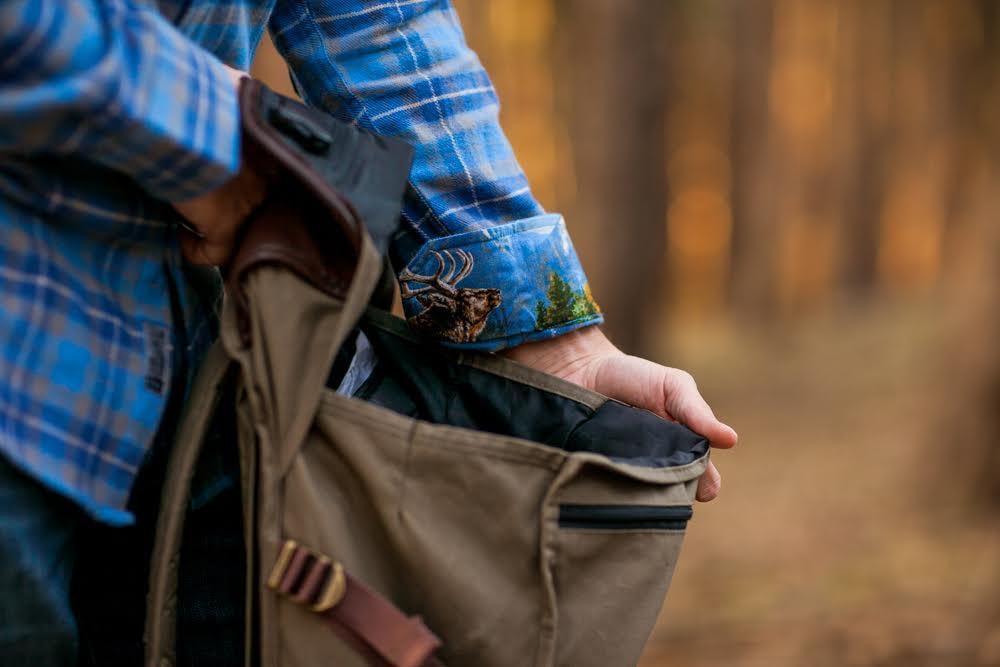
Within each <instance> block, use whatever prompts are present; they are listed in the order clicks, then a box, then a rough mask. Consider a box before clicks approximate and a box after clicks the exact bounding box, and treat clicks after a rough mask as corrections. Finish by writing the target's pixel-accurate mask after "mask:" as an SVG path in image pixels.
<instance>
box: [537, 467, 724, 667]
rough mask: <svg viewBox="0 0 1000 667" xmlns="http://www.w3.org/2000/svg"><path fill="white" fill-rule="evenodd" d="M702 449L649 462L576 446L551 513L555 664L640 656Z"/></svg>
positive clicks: (627, 660)
mask: <svg viewBox="0 0 1000 667" xmlns="http://www.w3.org/2000/svg"><path fill="white" fill-rule="evenodd" d="M704 466H705V460H704V457H702V458H701V459H698V460H696V461H694V462H692V463H689V464H686V465H684V466H679V467H673V468H659V469H655V468H654V469H650V468H641V467H634V466H631V465H629V464H627V463H621V462H612V461H609V460H607V459H603V460H601V459H598V458H597V457H593V456H592V455H589V454H576V455H573V457H572V459H571V461H569V462H567V465H566V467H565V468H564V470H563V471H562V473H561V474H560V476H559V478H558V479H557V480H556V481H555V482H554V484H553V489H552V490H551V491H550V494H549V500H548V503H547V506H546V509H545V511H544V512H543V514H544V519H543V522H544V523H543V530H542V532H543V535H544V537H543V540H544V544H545V549H544V552H543V553H544V555H545V559H546V565H547V567H548V573H549V577H550V582H551V586H552V596H553V600H552V605H553V609H554V613H553V616H554V625H555V642H554V646H553V655H552V660H551V664H554V665H573V666H574V667H589V666H591V665H593V666H594V667H597V666H607V665H634V664H636V663H637V662H638V660H639V657H640V655H641V654H642V650H643V647H644V646H645V644H646V641H647V639H648V638H649V634H650V632H651V631H652V629H653V626H654V624H655V622H656V618H657V616H658V614H659V610H660V607H661V605H662V604H663V600H664V598H665V596H666V593H667V589H668V587H669V584H670V578H671V576H672V574H673V570H674V568H675V566H676V564H677V559H678V556H679V555H680V550H681V545H682V542H683V539H684V530H685V528H686V527H687V522H688V521H689V520H690V519H691V516H692V508H691V502H692V500H693V496H694V492H695V486H696V484H697V477H698V476H699V475H700V474H701V472H702V471H703V470H704Z"/></svg>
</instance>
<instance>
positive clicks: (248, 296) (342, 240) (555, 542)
mask: <svg viewBox="0 0 1000 667" xmlns="http://www.w3.org/2000/svg"><path fill="white" fill-rule="evenodd" d="M243 92H244V93H246V92H247V91H246V90H244V91H243ZM243 103H244V105H245V106H246V107H247V108H249V107H250V102H248V101H247V100H243ZM303 109H304V107H303ZM297 113H301V114H304V115H303V116H302V118H308V114H309V113H311V112H309V111H308V110H304V111H302V110H298V111H297ZM244 114H245V115H247V111H246V109H245V110H244ZM261 117H264V118H265V119H266V114H265V115H264V116H261V114H257V118H258V120H259V119H260V118H261ZM249 122H250V123H251V124H252V123H253V122H254V121H253V120H251V121H249ZM303 122H304V121H303ZM300 129H301V128H300ZM246 131H248V132H254V131H262V132H269V133H270V132H273V131H274V128H273V127H267V128H263V129H260V128H258V129H257V130H253V129H251V130H246ZM279 131H280V129H279ZM289 159H291V158H288V157H281V158H280V160H289ZM299 166H301V165H299ZM312 177H313V181H311V185H310V186H309V187H305V188H304V189H302V190H300V191H299V196H296V197H292V198H287V197H284V198H278V199H276V200H275V201H273V202H271V203H269V204H267V205H265V206H264V207H263V208H262V209H261V210H260V211H259V212H258V213H257V214H256V216H255V217H254V219H253V220H252V221H251V222H250V223H249V224H248V231H247V233H246V235H245V237H244V238H243V239H242V241H241V243H240V246H239V249H238V251H237V254H236V258H235V260H234V261H233V262H232V263H231V265H230V266H229V267H228V270H227V298H226V303H225V307H224V311H223V314H222V322H221V332H220V341H219V342H218V343H217V344H216V345H215V346H214V347H213V348H212V350H211V351H210V353H209V355H208V357H207V359H206V361H205V362H204V363H203V365H202V367H201V369H200V372H199V375H198V377H197V380H196V382H195V385H194V389H193V390H192V394H191V399H190V401H189V402H188V405H187V409H186V414H185V416H184V418H183V422H182V425H181V427H180V431H179V436H178V440H177V443H176V446H175V448H174V451H173V452H172V459H171V462H170V466H169V471H168V479H167V482H166V484H165V487H164V496H163V504H162V509H161V515H160V522H159V526H158V534H157V543H156V549H155V553H154V560H153V564H152V574H151V589H150V595H149V609H148V614H147V656H148V660H147V664H148V665H149V667H170V666H171V665H174V664H175V657H176V650H175V649H176V646H175V641H176V613H177V604H178V600H177V590H178V589H177V573H178V568H179V558H180V557H179V554H180V553H181V546H182V545H181V539H182V535H183V529H184V518H185V508H186V507H187V501H188V498H189V493H190V484H191V478H192V475H193V474H194V470H195V467H196V464H197V461H198V458H199V454H200V451H201V448H202V446H203V443H204V442H205V440H206V435H207V431H208V430H209V426H210V424H213V423H218V419H219V418H220V416H221V417H223V418H225V419H228V420H231V422H232V423H233V428H232V431H233V433H234V434H235V436H234V439H235V440H236V442H232V443H228V444H229V446H231V447H234V448H237V449H238V452H239V458H240V465H241V471H242V497H243V500H244V503H243V505H244V506H243V524H244V534H245V539H246V572H247V580H246V591H245V595H246V609H247V618H246V645H247V651H246V655H247V664H248V665H249V664H251V661H253V664H259V665H261V666H262V667H313V666H319V665H336V666H337V667H362V666H368V665H390V666H396V667H418V666H420V665H450V666H452V667H458V666H475V667H494V666H495V667H499V666H514V665H516V666H519V667H520V666H524V665H534V666H537V667H546V666H550V665H563V666H567V667H569V666H572V667H590V666H594V667H598V666H600V667H609V666H616V665H634V664H635V663H636V661H637V660H638V658H639V656H640V654H641V652H642V649H643V646H644V644H645V642H646V640H647V638H648V636H649V633H650V632H651V630H652V627H653V625H654V622H655V620H656V617H657V614H658V611H659V609H660V606H661V604H662V602H663V599H664V596H665V595H666V591H667V587H668V584H669V581H670V577H671V574H672V572H673V569H674V566H675V564H676V562H677V558H678V555H679V552H680V548H681V542H682V539H683V536H684V531H685V527H686V525H687V522H688V519H689V518H690V517H691V505H692V501H693V498H694V493H695V486H696V483H697V479H698V477H699V476H700V475H701V474H702V472H704V470H705V467H706V465H707V457H708V444H707V442H706V441H705V440H704V439H703V438H701V437H700V436H698V435H696V434H694V433H693V432H691V431H689V430H688V429H686V428H685V427H683V426H681V425H679V424H675V423H671V422H668V421H665V420H662V419H660V418H658V417H656V416H655V415H653V414H652V413H649V412H646V411H644V410H639V409H635V408H632V407H629V406H626V405H623V404H621V403H618V402H616V401H613V400H609V399H607V398H605V397H604V396H601V395H599V394H596V393H594V392H591V391H588V390H586V389H583V388H581V387H578V386H576V385H573V384H570V383H568V382H565V381H563V380H560V379H558V378H555V377H552V376H550V375H546V374H544V373H541V372H538V371H535V370H532V369H530V368H527V367H525V366H522V365H519V364H516V363H514V362H511V361H508V360H505V359H502V358H500V357H497V356H494V355H490V354H485V353H473V352H465V351H458V350H452V349H447V348H444V347H442V346H440V345H438V344H436V343H434V342H428V341H425V340H421V339H420V338H419V337H417V336H415V335H414V334H413V333H412V332H411V331H410V330H409V329H408V328H407V326H406V324H405V322H403V321H402V320H399V319H397V318H395V317H393V316H391V315H390V314H388V313H387V312H385V311H383V310H381V309H379V308H376V307H373V306H372V305H371V300H372V294H373V292H374V291H375V290H376V287H377V285H378V284H379V281H380V277H381V276H382V275H383V267H384V260H383V258H382V256H381V254H380V253H379V251H378V250H376V247H375V244H374V243H373V242H372V241H371V239H370V237H369V234H368V233H367V232H366V230H365V225H364V224H362V219H361V218H360V216H359V215H358V214H357V213H356V211H357V210H358V209H359V208H361V207H357V206H354V205H352V204H350V202H349V200H348V199H347V197H346V196H345V195H344V194H343V192H340V191H337V190H336V185H337V183H336V179H330V180H327V181H323V179H322V177H321V176H317V175H316V173H313V174H312ZM404 178H405V176H404ZM399 192H400V193H401V188H400V190H399ZM330 202H334V203H335V205H331V204H330ZM344 202H346V203H344ZM397 206H398V200H397ZM331 230H332V231H331ZM361 341H364V345H366V346H368V347H369V348H370V350H371V352H372V353H373V354H372V356H373V358H374V359H375V360H376V361H375V362H374V366H373V368H372V369H371V371H370V373H368V374H367V376H366V377H365V378H364V381H363V382H361V383H360V385H359V386H357V387H356V388H354V389H353V390H352V391H350V392H349V393H350V395H345V393H343V391H341V392H338V391H337V388H338V387H340V386H342V378H343V373H342V372H338V373H332V369H335V368H336V367H337V366H338V363H337V357H338V353H341V356H343V350H342V349H348V348H349V349H358V347H359V345H360V344H361V343H360V342H361ZM359 356H360V355H359Z"/></svg>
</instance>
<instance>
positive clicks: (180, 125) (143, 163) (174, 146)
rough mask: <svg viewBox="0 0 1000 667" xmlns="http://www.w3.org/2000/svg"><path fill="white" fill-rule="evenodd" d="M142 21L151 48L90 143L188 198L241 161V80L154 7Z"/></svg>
mask: <svg viewBox="0 0 1000 667" xmlns="http://www.w3.org/2000/svg"><path fill="white" fill-rule="evenodd" d="M142 21H143V22H144V23H145V25H144V26H143V28H145V29H146V30H147V32H145V33H144V39H143V43H144V44H145V45H147V46H148V48H147V49H145V53H144V54H143V56H142V57H141V58H140V59H139V61H138V62H137V64H136V67H137V68H139V71H138V72H137V73H136V75H135V76H134V78H133V80H132V81H133V85H131V86H126V87H123V88H124V89H123V90H121V91H120V92H119V94H118V95H117V99H116V100H115V101H114V102H113V103H112V104H111V105H110V108H109V109H108V112H107V114H106V115H105V116H104V118H103V119H102V120H103V122H102V123H101V125H103V128H101V130H102V131H98V132H97V133H96V135H97V140H96V142H95V143H96V145H92V146H90V147H89V149H90V153H91V155H93V156H95V158H96V159H97V160H98V161H100V162H102V163H104V164H106V165H108V166H110V167H112V168H114V169H116V170H118V171H122V172H125V173H127V174H129V175H130V176H131V177H132V178H133V179H134V180H135V181H136V182H138V183H139V185H140V186H141V187H143V188H144V189H145V190H146V191H147V192H149V193H150V194H152V195H153V196H154V197H157V198H158V199H163V200H166V201H171V202H176V201H184V200H186V199H191V198H193V197H196V196H198V195H201V194H204V193H206V192H210V191H212V190H214V189H215V188H217V187H219V186H220V185H222V184H223V183H225V182H226V181H227V180H229V179H230V178H232V177H233V176H235V175H236V172H237V171H238V169H239V165H240V116H239V102H238V99H237V91H236V86H234V85H233V82H232V79H231V78H230V76H229V72H228V71H227V69H226V67H225V66H224V65H223V64H222V63H221V62H220V61H219V60H218V59H217V58H216V57H215V56H213V55H212V54H210V53H208V52H207V51H205V50H204V49H202V48H201V47H199V46H197V45H195V44H193V43H192V42H191V41H189V40H188V38H187V37H185V36H184V35H182V34H181V33H180V32H178V31H177V29H176V28H174V27H173V26H172V25H170V24H169V23H167V22H166V21H165V20H164V19H163V18H162V17H160V16H158V15H155V12H143V13H142Z"/></svg>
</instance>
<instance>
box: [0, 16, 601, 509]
mask: <svg viewBox="0 0 1000 667" xmlns="http://www.w3.org/2000/svg"><path fill="white" fill-rule="evenodd" d="M0 26H3V27H2V29H0V299H2V306H3V311H4V317H3V318H0V378H3V380H2V381H0V453H2V454H3V455H5V456H6V457H7V458H8V459H9V460H10V461H11V462H12V463H13V464H14V465H16V466H18V467H19V468H21V469H23V470H26V471H27V472H29V473H30V474H32V475H34V476H35V477H37V478H38V479H39V480H41V481H42V482H43V483H45V484H46V485H48V486H49V487H50V488H52V489H55V490H57V491H59V492H61V493H63V494H65V495H66V496H68V497H70V498H72V499H74V500H76V501H77V502H79V503H80V504H82V505H83V507H84V508H85V509H87V510H88V511H89V512H90V513H91V514H92V515H94V516H96V517H98V518H99V519H101V520H104V521H106V522H109V523H113V524H124V523H128V522H130V521H131V520H132V517H131V515H130V513H129V512H128V511H127V510H126V509H125V503H126V500H127V498H128V494H129V490H130V488H131V486H132V483H133V481H134V477H135V474H136V471H137V470H138V468H139V466H140V465H141V464H142V462H143V459H144V457H145V455H146V452H147V449H148V447H149V444H150V443H151V442H152V440H153V436H154V434H155V433H156V431H157V428H158V425H159V421H160V419H161V417H162V413H163V410H164V405H165V403H166V399H167V396H168V394H169V392H170V391H171V390H173V391H183V390H184V387H183V386H177V385H178V383H177V382H176V381H175V379H177V378H175V376H177V369H179V368H191V367H194V366H195V365H196V364H197V363H198V361H199V359H200V357H201V355H202V353H203V352H204V350H205V349H206V347H207V345H208V344H209V342H210V341H211V339H212V337H213V336H214V326H213V323H214V320H213V313H214V308H215V305H216V303H215V298H216V296H217V293H218V280H217V277H216V279H214V281H213V279H209V280H208V283H210V284H209V285H208V289H205V288H204V287H205V284H204V283H205V281H204V280H203V281H200V282H195V281H192V279H191V270H190V269H189V268H187V267H185V266H184V264H183V262H182V259H181V255H180V252H179V248H178V244H177V240H176V228H177V225H178V222H179V221H178V218H177V215H176V213H175V212H174V210H173V209H172V208H171V207H170V206H169V205H168V204H166V203H165V202H166V201H178V200H182V199H185V198H189V197H192V196H195V195H198V194H201V193H204V192H207V191H210V190H212V189H213V188H215V187H217V186H218V185H220V184H221V183H223V182H224V181H225V180H226V179H227V178H229V177H231V176H232V175H233V174H234V173H235V170H236V169H237V167H238V165H239V127H238V125H239V123H238V108H237V101H236V99H235V96H234V94H233V90H232V86H231V84H230V83H229V77H228V74H227V72H226V70H225V68H224V67H223V66H222V63H223V62H224V63H227V64H229V65H231V66H233V67H237V68H240V69H245V68H247V67H248V66H249V63H250V61H251V59H252V57H253V52H254V49H255V48H256V46H257V43H258V42H259V40H260V37H261V35H262V34H263V31H264V30H265V29H269V30H270V32H271V34H272V36H273V38H274V41H275V44H276V45H277V46H278V48H279V49H280V50H281V52H282V53H283V55H284V56H285V58H286V59H287V60H288V63H289V66H290V68H291V71H292V76H293V79H294V81H295V83H296V85H297V86H298V89H299V90H300V91H301V93H302V95H303V97H304V99H305V100H306V101H307V102H308V103H309V104H311V105H314V106H316V107H319V108H322V109H324V110H326V111H328V112H330V113H332V114H336V115H337V116H339V117H341V118H344V119H348V120H350V121H351V122H354V123H357V124H358V125H360V126H361V127H364V128H366V129H368V130H371V131H375V132H377V133H380V134H386V135H396V136H400V137H403V138H405V139H407V140H408V141H409V142H410V143H412V144H414V146H415V147H416V151H417V157H416V162H415V165H414V169H413V172H412V174H411V186H412V187H411V188H410V190H409V192H408V194H407V197H406V203H405V208H404V211H403V219H404V230H403V232H402V233H401V234H400V235H399V238H398V239H397V240H396V242H395V243H394V246H393V248H392V252H393V255H394V262H395V265H396V266H397V267H406V268H408V269H409V270H410V271H411V272H412V274H418V275H424V276H428V275H432V274H434V273H435V272H438V275H439V276H440V277H445V278H448V279H449V280H451V281H452V282H453V283H454V289H453V290H451V292H450V293H451V295H452V296H448V295H438V296H437V297H434V296H433V295H432V294H430V293H429V291H430V290H432V288H431V287H430V286H429V285H428V284H427V283H425V282H420V280H419V278H418V279H417V280H416V281H415V282H414V281H408V282H407V283H406V286H407V287H408V289H409V290H410V291H411V292H414V293H418V294H414V296H412V297H410V298H407V299H406V300H405V303H404V306H405V308H406V310H407V313H408V315H410V316H411V318H412V321H414V322H426V321H427V320H428V317H429V316H428V314H427V313H428V311H429V310H433V308H432V306H434V307H437V308H438V309H439V310H440V309H441V304H442V303H444V302H442V301H441V299H446V297H447V298H452V299H458V298H459V297H461V298H462V299H464V301H461V303H459V301H458V300H455V301H454V302H450V303H448V304H446V307H444V310H443V311H442V312H444V314H445V320H448V318H451V319H452V320H454V321H444V322H443V323H439V324H440V331H439V332H440V337H441V338H442V339H443V340H444V341H445V342H449V343H451V344H459V345H470V346H474V347H480V348H486V349H498V348H501V347H504V346H507V345H511V344H516V343H519V342H522V341H526V340H534V339H539V338H545V337H550V336H554V335H557V334H559V333H562V332H564V331H566V330H569V329H572V328H575V327H579V326H584V325H587V324H592V323H595V322H599V321H600V320H601V315H600V313H599V312H598V310H597V308H596V306H594V305H593V302H592V301H591V300H590V298H589V291H588V290H587V288H586V279H585V276H584V274H583V272H582V270H581V268H580V265H579V262H578V260H577V258H576V255H575V252H574V250H573V247H572V244H571V243H570V241H569V237H568V235H567V233H566V229H565V225H564V224H563V222H562V219H561V218H560V217H559V216H558V215H545V214H544V212H543V211H542V209H541V207H540V206H539V205H538V203H537V202H536V200H535V199H534V198H533V197H532V195H531V191H530V189H529V187H528V184H527V181H526V179H525V177H524V174H523V173H522V171H521V169H520V167H519V166H518V164H517V162H516V160H515V158H514V155H513V153H512V151H511V148H510V145H509V144H508V142H507V140H506V138H505V137H504V135H503V132H502V131H501V129H500V127H499V124H498V122H497V111H498V107H497V99H496V95H495V93H494V91H493V88H492V86H491V84H490V81H489V78H488V77H487V75H486V73H485V72H484V71H483V68H482V67H481V65H480V64H479V61H478V59H477V58H476V56H475V54H474V53H472V51H470V50H469V48H468V47H467V46H466V44H465V40H464V37H463V35H462V31H461V27H460V26H459V23H458V19H457V17H456V16H455V13H454V10H453V9H452V7H451V6H450V4H449V3H448V2H446V1H440V0H391V1H375V2H362V1H361V0H350V1H348V0H161V1H160V2H154V1H153V0H149V1H147V2H143V1H142V0H7V1H6V2H3V3H0ZM459 281H460V284H459ZM494 291H495V292H496V293H497V295H498V296H497V297H496V298H492V297H491V298H492V300H490V301H489V302H488V303H487V304H486V305H485V306H482V305H480V306H474V304H473V303H472V302H473V301H474V300H475V298H476V297H477V295H479V294H481V293H486V292H490V293H491V294H492V293H493V292H494ZM455 295H458V296H457V297H456V296H455ZM434 298H436V299H437V301H434ZM455 331H460V332H461V335H458V334H455V333H453V332H455ZM449 332H450V333H449ZM431 333H434V332H433V331H431ZM179 379H180V380H181V383H180V384H181V385H183V383H184V381H186V380H185V378H184V377H181V378H179Z"/></svg>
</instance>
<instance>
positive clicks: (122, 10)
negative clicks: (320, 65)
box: [0, 0, 240, 201]
mask: <svg viewBox="0 0 1000 667" xmlns="http://www.w3.org/2000/svg"><path fill="white" fill-rule="evenodd" d="M0 26H3V29H2V30H0V154H3V153H8V154H27V155H32V154H40V153H55V154H74V155H81V156H84V157H86V159H88V160H90V161H93V162H97V163H100V164H102V165H104V166H107V167H110V168H112V169H115V170H117V171H121V172H124V173H128V174H129V175H131V176H132V177H133V178H134V179H135V180H136V181H137V182H138V183H139V184H140V185H141V186H142V187H143V188H144V189H146V190H147V191H148V192H149V193H150V194H152V195H153V196H156V197H158V198H161V199H166V200H169V201H181V200H184V199H188V198H190V197H194V196H196V195H199V194H202V193H204V192H207V191H210V190H212V189H213V188H215V187H217V186H218V185H220V184H222V183H223V182H225V181H226V180H227V179H229V178H230V177H232V176H233V175H234V174H235V172H236V170H237V168H238V165H239V157H240V156H239V116H238V106H237V99H236V91H235V87H234V85H233V84H232V82H231V80H230V79H229V75H228V73H227V71H226V68H225V67H224V66H223V64H222V63H221V62H219V61H218V60H217V59H216V58H215V57H214V56H212V55H211V54H209V53H208V52H206V51H205V50H203V49H201V48H200V47H198V46H197V45H195V44H194V43H193V42H191V41H190V40H188V39H187V38H186V37H184V36H183V35H182V34H181V33H180V32H178V31H177V29H176V28H174V27H173V26H172V25H171V24H170V23H169V22H168V21H167V20H166V19H164V18H163V17H162V16H161V15H160V14H158V13H157V12H156V11H155V9H153V8H150V7H146V6H142V5H140V4H138V3H137V2H136V1H135V0H6V1H4V2H0Z"/></svg>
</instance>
